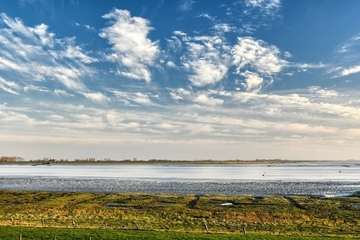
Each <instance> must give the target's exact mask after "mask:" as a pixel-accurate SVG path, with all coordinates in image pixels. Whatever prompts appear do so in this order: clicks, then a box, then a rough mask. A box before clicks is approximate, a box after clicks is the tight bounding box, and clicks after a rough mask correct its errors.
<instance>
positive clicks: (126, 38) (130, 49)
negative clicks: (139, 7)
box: [100, 9, 159, 82]
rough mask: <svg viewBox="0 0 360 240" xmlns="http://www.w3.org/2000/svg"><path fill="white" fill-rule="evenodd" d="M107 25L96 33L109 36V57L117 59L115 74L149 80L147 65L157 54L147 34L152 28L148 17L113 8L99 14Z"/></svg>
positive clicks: (157, 48)
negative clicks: (116, 71) (105, 20)
mask: <svg viewBox="0 0 360 240" xmlns="http://www.w3.org/2000/svg"><path fill="white" fill-rule="evenodd" d="M103 18H105V19H109V20H110V21H111V22H110V23H111V25H110V26H108V27H105V28H103V29H102V30H101V32H100V37H102V38H106V39H108V40H109V43H110V44H111V45H112V50H113V53H112V55H111V58H109V59H112V60H115V59H116V61H117V62H118V63H119V65H120V66H119V69H118V74H119V75H122V76H125V77H128V78H132V79H136V80H145V81H146V82H150V81H151V71H150V69H149V68H150V67H152V66H154V65H155V60H156V58H157V56H158V54H159V47H158V43H157V42H152V41H151V40H150V39H148V38H147V35H148V33H149V31H150V30H152V28H151V27H150V26H149V22H148V20H146V19H144V18H140V17H132V16H131V15H130V12H129V11H127V10H119V9H115V10H113V11H112V12H110V13H108V14H105V15H104V16H103Z"/></svg>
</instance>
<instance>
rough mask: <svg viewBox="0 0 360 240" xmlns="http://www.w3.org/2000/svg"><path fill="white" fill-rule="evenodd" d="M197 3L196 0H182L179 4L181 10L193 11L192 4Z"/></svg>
mask: <svg viewBox="0 0 360 240" xmlns="http://www.w3.org/2000/svg"><path fill="white" fill-rule="evenodd" d="M194 3H195V1H194V0H181V2H180V4H179V10H181V11H185V12H188V11H191V9H192V5H193V4H194Z"/></svg>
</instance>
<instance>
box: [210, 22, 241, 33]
mask: <svg viewBox="0 0 360 240" xmlns="http://www.w3.org/2000/svg"><path fill="white" fill-rule="evenodd" d="M214 29H215V30H216V31H218V32H225V33H226V32H232V31H235V30H236V28H234V27H232V26H230V24H227V23H218V24H215V26H214Z"/></svg>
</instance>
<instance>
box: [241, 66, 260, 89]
mask: <svg viewBox="0 0 360 240" xmlns="http://www.w3.org/2000/svg"><path fill="white" fill-rule="evenodd" d="M241 75H242V76H244V77H245V82H246V90H247V91H253V92H258V91H259V90H260V88H261V84H262V83H263V78H262V77H260V76H259V75H258V74H256V73H252V72H249V71H246V72H244V73H242V74H241Z"/></svg>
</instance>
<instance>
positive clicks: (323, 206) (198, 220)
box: [0, 191, 360, 240]
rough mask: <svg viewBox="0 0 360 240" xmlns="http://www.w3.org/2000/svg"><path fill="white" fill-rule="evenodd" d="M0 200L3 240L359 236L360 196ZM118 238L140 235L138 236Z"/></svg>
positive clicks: (30, 195) (54, 195)
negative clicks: (17, 237) (20, 237)
mask: <svg viewBox="0 0 360 240" xmlns="http://www.w3.org/2000/svg"><path fill="white" fill-rule="evenodd" d="M0 202H1V208H0V225H1V226H2V227H1V228H0V239H8V238H6V237H3V236H2V235H1V234H9V236H10V235H11V234H15V235H18V234H23V239H24V240H25V239H37V238H33V237H28V238H25V236H26V235H29V236H35V235H36V234H42V233H44V234H45V233H46V232H49V234H52V235H54V233H56V231H59V232H58V237H57V239H69V237H63V238H61V236H68V235H66V234H74V235H73V236H72V237H71V239H77V238H76V237H75V236H78V235H79V236H80V235H81V234H82V236H88V235H89V234H90V233H91V234H90V235H91V236H93V237H92V239H119V238H120V236H121V238H131V239H146V236H147V238H148V237H149V236H152V237H151V238H152V239H164V238H166V239H183V238H186V239H219V238H220V237H219V236H222V237H221V238H222V239H239V237H240V236H246V239H251V236H258V237H257V238H254V239H261V238H259V237H260V236H267V237H266V238H263V239H272V238H270V237H271V236H273V237H277V239H279V238H278V237H287V239H289V237H291V236H293V237H301V238H308V237H311V239H316V238H319V237H328V238H330V237H332V238H339V237H341V238H342V239H344V238H359V237H360V198H359V197H358V196H352V197H339V198H320V197H308V196H292V197H289V196H288V197H283V196H261V197H253V196H236V195H233V196H228V195H191V194H187V195H186V194H184V195H181V194H138V193H137V194H135V193H134V194H131V193H117V194H116V193H74V192H26V191H0ZM24 227H26V228H24ZM84 229H86V231H85V230H84ZM109 230H112V231H109ZM60 232H61V233H60ZM31 234H35V235H31ZM102 234H105V235H106V234H107V235H106V236H107V237H104V236H105V235H104V236H102ZM119 234H120V235H119ZM121 234H125V235H126V234H138V236H139V238H135V237H130V236H125V235H121ZM151 234H153V235H154V236H153V235H151ZM157 234H159V235H157ZM172 234H173V235H172ZM183 234H185V235H183ZM218 234H220V235H218ZM90 235H89V237H91V236H90ZM11 236H12V235H11ZM95 236H100V237H97V238H95ZM101 236H102V237H101ZM141 236H143V238H141ZM216 236H217V237H216ZM202 237H203V238H202ZM232 237H234V238H232ZM52 238H53V237H52ZM14 239H15V238H14ZM38 239H49V238H47V237H44V238H38ZM79 239H84V238H80V237H79ZM284 239H285V238H284Z"/></svg>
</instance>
